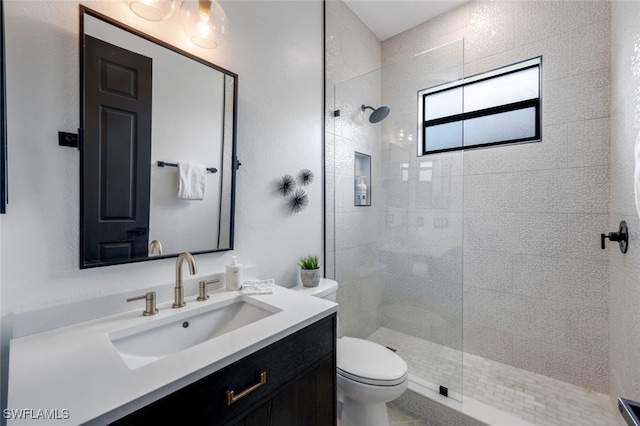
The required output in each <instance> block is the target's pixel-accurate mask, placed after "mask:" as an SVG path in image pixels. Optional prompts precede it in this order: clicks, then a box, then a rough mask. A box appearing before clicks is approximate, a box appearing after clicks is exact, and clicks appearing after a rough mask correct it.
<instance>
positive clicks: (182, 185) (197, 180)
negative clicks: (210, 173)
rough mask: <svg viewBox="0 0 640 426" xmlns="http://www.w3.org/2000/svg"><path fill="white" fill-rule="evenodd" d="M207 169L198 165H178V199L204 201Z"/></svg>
mask: <svg viewBox="0 0 640 426" xmlns="http://www.w3.org/2000/svg"><path fill="white" fill-rule="evenodd" d="M206 177H207V168H206V167H205V166H203V165H202V164H197V163H178V198H180V199H183V200H202V199H203V198H204V184H205V182H206Z"/></svg>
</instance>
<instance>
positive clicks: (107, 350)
mask: <svg viewBox="0 0 640 426" xmlns="http://www.w3.org/2000/svg"><path fill="white" fill-rule="evenodd" d="M240 294H241V293H240V292H239V291H224V290H220V291H216V292H212V293H210V295H211V298H210V299H209V300H208V301H205V302H197V301H196V300H195V296H191V297H187V298H185V300H186V302H187V305H186V306H185V307H183V308H179V309H172V308H171V303H172V302H171V301H168V302H163V303H159V304H158V309H159V313H158V314H157V315H154V316H150V317H143V316H142V309H140V306H137V305H136V309H133V310H131V311H127V312H124V313H119V314H116V315H111V316H107V317H103V318H99V319H95V320H91V321H86V322H82V323H79V324H74V325H69V326H66V327H62V328H57V329H54V330H49V331H44V332H41V333H37V334H32V335H29V336H24V337H19V338H16V339H13V340H12V341H11V348H10V360H9V362H10V364H9V401H8V409H9V410H23V411H22V414H23V415H26V416H27V418H26V419H24V420H17V419H14V418H10V419H9V420H8V424H9V425H18V424H19V425H22V424H33V423H37V424H43V425H44V424H48V423H51V424H56V425H66V424H73V425H78V424H81V423H86V422H88V423H89V424H105V423H107V422H110V421H114V420H116V419H117V418H120V417H122V416H124V415H126V414H129V413H131V412H133V411H135V410H137V409H139V408H141V407H144V406H145V405H147V404H149V403H151V402H153V401H155V400H157V399H159V398H162V397H163V396H165V395H168V394H170V393H172V392H174V391H176V390H178V389H180V388H182V387H184V386H186V385H187V384H189V383H192V382H194V381H196V380H198V379H200V378H202V377H205V376H207V375H209V374H211V373H213V372H215V371H217V370H219V369H221V368H223V367H225V366H227V365H229V364H231V363H232V362H235V361H237V360H239V359H241V358H243V357H245V356H247V355H249V354H251V353H253V352H255V351H257V350H259V349H262V348H264V347H266V346H268V345H270V344H271V343H274V342H276V341H277V340H280V339H282V338H283V337H286V336H288V335H290V334H292V333H294V332H296V331H298V330H301V329H302V328H304V327H306V326H308V325H310V324H312V323H314V322H316V321H318V320H320V319H322V318H324V317H326V316H328V315H329V314H331V313H333V312H336V311H337V307H338V305H337V304H335V303H332V302H329V301H326V300H323V299H319V298H316V297H309V296H307V295H304V294H302V293H300V292H296V291H292V290H289V289H286V288H282V287H278V286H276V289H275V291H274V293H273V294H267V295H258V296H246V295H245V296H242V297H244V298H248V299H254V300H255V301H257V302H258V303H260V302H264V303H267V304H269V305H272V306H274V307H276V308H278V309H280V310H281V311H280V312H277V313H275V314H273V315H270V316H268V317H267V318H264V319H262V320H260V321H256V322H254V323H252V324H249V325H246V326H244V327H241V328H239V329H237V330H234V331H232V332H229V333H227V334H223V335H221V336H218V337H215V338H213V339H211V340H208V341H205V342H203V343H201V344H199V345H196V346H193V347H191V348H189V349H186V350H184V351H181V352H177V353H174V354H171V355H168V356H166V357H164V358H162V359H159V360H157V361H154V362H152V363H150V364H147V365H144V366H142V367H139V368H136V369H130V368H129V367H128V366H127V365H126V364H125V362H124V360H123V359H122V358H121V356H120V354H119V353H118V352H117V350H116V349H115V347H114V346H113V344H112V343H111V341H110V339H109V336H108V335H109V333H112V332H114V331H118V330H122V329H128V328H131V327H135V326H138V325H141V324H144V323H146V322H151V321H165V320H166V319H167V318H168V317H171V316H176V315H181V314H182V313H185V312H189V311H195V310H199V309H202V308H203V307H204V306H207V305H210V304H214V303H219V302H221V301H225V300H228V299H231V298H235V297H238V296H239V295H240ZM24 410H31V411H30V412H29V411H27V412H25V411H24ZM42 410H48V412H43V411H42ZM3 414H4V415H5V416H6V413H3ZM36 416H39V418H38V419H37V420H35V421H34V418H35V417H36ZM47 417H53V418H51V419H47Z"/></svg>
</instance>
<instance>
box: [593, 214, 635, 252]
mask: <svg viewBox="0 0 640 426" xmlns="http://www.w3.org/2000/svg"><path fill="white" fill-rule="evenodd" d="M605 238H608V239H609V241H617V242H618V243H619V244H620V251H621V252H622V253H626V252H627V248H628V247H629V228H627V222H625V221H624V220H623V221H622V222H620V227H619V228H618V232H609V233H608V234H600V248H601V249H602V250H604V249H605V245H604V240H605Z"/></svg>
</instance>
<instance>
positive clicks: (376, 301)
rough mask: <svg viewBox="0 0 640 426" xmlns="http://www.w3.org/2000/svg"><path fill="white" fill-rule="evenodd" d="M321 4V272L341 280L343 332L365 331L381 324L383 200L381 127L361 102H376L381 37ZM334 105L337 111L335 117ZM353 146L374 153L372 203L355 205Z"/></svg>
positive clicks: (345, 12)
mask: <svg viewBox="0 0 640 426" xmlns="http://www.w3.org/2000/svg"><path fill="white" fill-rule="evenodd" d="M325 7H326V12H325V13H326V35H325V36H326V65H325V67H326V76H325V81H326V106H327V109H326V111H325V113H326V117H327V120H326V132H325V138H326V140H325V147H326V148H325V158H326V171H325V173H326V196H325V199H326V207H325V209H326V223H327V226H326V240H325V241H326V243H325V247H326V256H325V263H326V276H327V277H328V278H335V279H336V280H337V281H338V282H339V285H340V287H339V290H338V303H339V316H340V329H339V333H340V335H350V336H356V337H367V336H368V335H369V334H371V333H372V332H373V331H375V330H376V329H377V328H378V327H379V326H380V324H381V318H380V313H379V305H380V295H381V291H380V287H381V270H380V262H379V245H380V242H381V225H382V223H381V220H382V216H381V214H380V208H381V206H384V205H385V200H384V194H383V192H382V190H381V174H380V173H381V172H380V169H381V157H380V129H381V128H380V126H379V125H377V126H374V125H371V124H369V123H368V121H367V117H368V115H369V114H368V113H369V112H370V110H367V113H366V114H365V113H363V112H362V111H361V110H360V105H361V104H367V105H372V104H373V105H377V104H378V103H379V102H380V95H381V89H380V85H381V80H380V79H381V75H380V71H379V69H380V63H381V62H380V61H381V43H380V41H379V40H378V39H377V38H376V36H375V35H374V34H373V33H372V32H371V31H370V30H369V29H368V28H367V27H366V26H365V25H364V24H363V23H362V21H360V19H359V18H358V17H357V16H356V15H355V14H354V13H353V12H352V11H351V9H349V8H348V7H347V6H346V5H345V4H344V3H343V2H342V1H327V2H325ZM361 76H362V77H361ZM334 90H335V91H337V94H338V97H339V99H340V100H339V102H338V104H334V93H335V92H334ZM336 109H339V110H340V116H339V117H337V118H335V119H334V118H333V115H334V114H333V111H334V110H336ZM355 151H357V152H360V153H364V154H367V155H371V158H372V179H373V182H372V184H371V200H372V206H371V207H355V206H354V202H353V201H354V152H355ZM334 260H335V262H334Z"/></svg>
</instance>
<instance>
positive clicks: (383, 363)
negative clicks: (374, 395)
mask: <svg viewBox="0 0 640 426" xmlns="http://www.w3.org/2000/svg"><path fill="white" fill-rule="evenodd" d="M337 364H338V374H340V375H341V376H343V377H345V378H348V379H351V380H353V381H356V382H360V383H365V384H368V385H375V386H396V385H399V384H401V383H402V382H404V381H405V380H407V375H408V369H407V363H406V362H405V361H404V360H403V359H402V358H400V357H399V356H398V355H396V354H395V353H393V352H392V351H391V350H389V349H387V348H385V347H384V346H382V345H379V344H377V343H375V342H371V341H369V340H364V339H356V338H353V337H342V338H340V339H338V344H337Z"/></svg>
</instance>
